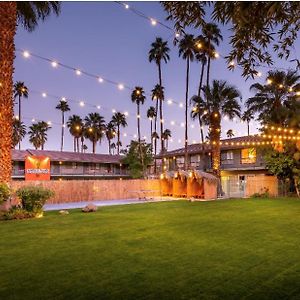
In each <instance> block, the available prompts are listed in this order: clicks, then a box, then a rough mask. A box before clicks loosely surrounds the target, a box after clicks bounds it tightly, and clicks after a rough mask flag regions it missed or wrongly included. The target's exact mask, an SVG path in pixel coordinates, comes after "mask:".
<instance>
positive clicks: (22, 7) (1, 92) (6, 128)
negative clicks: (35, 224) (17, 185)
mask: <svg viewBox="0 0 300 300" xmlns="http://www.w3.org/2000/svg"><path fill="white" fill-rule="evenodd" d="M59 10H60V3H59V2H58V1H41V2H34V1H28V2H24V1H20V2H16V1H7V2H4V1H2V2H0V40H1V44H0V53H1V56H0V78H1V88H0V111H1V114H0V136H1V138H0V149H1V151H0V182H9V181H10V180H11V172H12V157H11V145H12V132H13V130H12V119H13V70H14V69H13V64H14V57H15V43H14V38H15V34H16V29H17V25H21V26H23V27H24V28H25V29H27V30H28V31H33V30H34V28H35V27H36V26H37V24H38V21H39V20H45V19H46V17H47V16H49V15H50V14H51V13H52V12H54V13H55V14H58V13H59Z"/></svg>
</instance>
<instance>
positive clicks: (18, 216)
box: [0, 207, 35, 220]
mask: <svg viewBox="0 0 300 300" xmlns="http://www.w3.org/2000/svg"><path fill="white" fill-rule="evenodd" d="M33 217H35V213H34V212H30V211H27V210H25V209H22V208H19V207H12V208H11V209H10V210H9V211H7V212H3V213H2V214H1V217H0V218H1V219H2V220H14V219H15V220H22V219H29V218H33Z"/></svg>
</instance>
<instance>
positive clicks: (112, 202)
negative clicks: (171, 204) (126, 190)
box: [44, 197, 178, 211]
mask: <svg viewBox="0 0 300 300" xmlns="http://www.w3.org/2000/svg"><path fill="white" fill-rule="evenodd" d="M174 200H178V199H174V198H169V197H159V198H151V199H124V200H101V201H81V202H68V203H59V204H45V205H44V210H45V211H50V210H62V209H74V208H83V207H85V206H87V205H88V204H89V203H93V204H94V205H96V206H113V205H125V204H139V203H148V202H161V201H174Z"/></svg>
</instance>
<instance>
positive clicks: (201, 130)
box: [198, 63, 205, 147]
mask: <svg viewBox="0 0 300 300" xmlns="http://www.w3.org/2000/svg"><path fill="white" fill-rule="evenodd" d="M204 67H205V65H204V63H202V66H201V75H200V82H199V88H198V97H200V96H201V90H202V83H203V76H204ZM198 116H199V126H200V138H201V143H202V147H203V143H204V133H203V122H202V118H201V114H198Z"/></svg>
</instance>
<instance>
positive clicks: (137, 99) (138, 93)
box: [131, 86, 146, 168]
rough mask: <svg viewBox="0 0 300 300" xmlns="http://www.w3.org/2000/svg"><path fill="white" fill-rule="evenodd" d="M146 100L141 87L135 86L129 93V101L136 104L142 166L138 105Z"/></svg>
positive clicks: (141, 154) (139, 141)
mask: <svg viewBox="0 0 300 300" xmlns="http://www.w3.org/2000/svg"><path fill="white" fill-rule="evenodd" d="M145 100H146V96H145V91H144V89H143V88H142V87H140V86H136V87H135V89H134V90H133V91H132V93H131V101H132V102H133V103H135V104H136V113H137V129H138V143H139V149H140V158H141V161H142V166H143V168H144V157H143V152H142V145H141V124H140V120H141V113H140V106H141V105H143V104H144V102H145Z"/></svg>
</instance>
